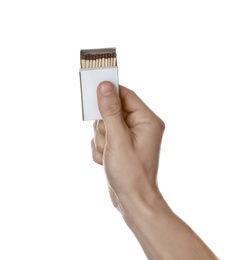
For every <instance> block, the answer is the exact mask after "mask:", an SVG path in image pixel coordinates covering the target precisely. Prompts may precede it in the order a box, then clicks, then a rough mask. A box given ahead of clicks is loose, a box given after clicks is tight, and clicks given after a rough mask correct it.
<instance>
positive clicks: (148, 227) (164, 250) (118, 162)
mask: <svg viewBox="0 0 240 260" xmlns="http://www.w3.org/2000/svg"><path fill="white" fill-rule="evenodd" d="M97 95H98V105H99V110H100V113H101V115H102V118H103V121H102V120H100V121H96V122H95V123H94V133H95V135H94V139H93V140H92V153H93V160H94V161H95V162H96V163H99V164H102V165H103V166H104V169H105V172H106V176H107V179H108V184H109V190H110V195H111V198H112V201H113V204H114V205H115V207H117V208H118V209H119V211H120V212H121V213H122V215H123V217H124V219H125V221H126V223H127V225H128V226H129V228H130V229H131V230H132V231H133V233H134V234H135V236H136V238H137V239H138V241H139V243H140V244H141V246H142V248H143V250H144V252H145V254H146V256H147V258H148V259H149V260H157V259H164V260H165V259H176V260H180V259H194V260H202V259H204V260H216V259H218V258H217V257H216V256H215V255H214V253H213V252H212V251H211V250H210V248H208V246H207V245H206V244H205V243H204V242H203V241H202V240H201V239H200V238H199V237H198V236H197V234H196V233H195V232H194V231H193V230H192V229H191V228H190V227H189V226H188V225H187V224H186V223H185V222H183V221H182V220H181V219H180V218H179V217H178V216H177V215H176V214H174V212H173V211H172V210H171V209H170V207H169V206H168V204H167V203H166V202H165V200H164V199H163V196H162V195H161V193H160V191H159V189H158V185H157V171H158V162H159V152H160V146H161V141H162V135H163V132H164V128H165V125H164V123H163V121H162V120H161V119H160V118H158V117H157V116H156V115H155V114H154V113H153V112H152V111H151V110H150V109H149V108H148V107H147V106H146V105H145V104H144V103H143V101H142V100H141V99H140V98H139V97H138V96H137V95H136V94H135V93H134V92H133V91H131V90H129V89H127V88H125V87H122V86H120V90H119V96H118V94H117V92H116V90H115V88H114V86H113V85H112V84H111V83H110V82H102V83H101V84H100V85H99V86H98V90H97Z"/></svg>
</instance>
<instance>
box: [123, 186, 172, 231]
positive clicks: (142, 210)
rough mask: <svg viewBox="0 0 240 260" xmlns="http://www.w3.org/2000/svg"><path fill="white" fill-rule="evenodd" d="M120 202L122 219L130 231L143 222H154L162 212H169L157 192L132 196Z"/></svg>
mask: <svg viewBox="0 0 240 260" xmlns="http://www.w3.org/2000/svg"><path fill="white" fill-rule="evenodd" d="M120 201H121V204H122V208H123V214H122V215H123V218H124V220H125V222H126V224H127V225H128V227H129V228H130V229H131V230H132V231H134V230H135V229H138V227H140V226H142V225H143V224H144V223H143V222H149V221H154V219H157V218H159V216H161V215H162V214H164V212H166V211H171V210H170V208H169V207H168V205H167V203H166V201H165V200H164V198H163V196H162V195H161V193H160V192H159V190H156V191H151V192H146V193H144V194H134V195H133V194H132V195H131V196H128V197H126V198H121V199H120Z"/></svg>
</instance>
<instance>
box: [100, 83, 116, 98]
mask: <svg viewBox="0 0 240 260" xmlns="http://www.w3.org/2000/svg"><path fill="white" fill-rule="evenodd" d="M115 92H116V90H115V87H114V85H113V83H112V82H110V81H103V82H101V83H100V84H99V85H98V94H99V95H101V96H109V95H111V94H114V93H115Z"/></svg>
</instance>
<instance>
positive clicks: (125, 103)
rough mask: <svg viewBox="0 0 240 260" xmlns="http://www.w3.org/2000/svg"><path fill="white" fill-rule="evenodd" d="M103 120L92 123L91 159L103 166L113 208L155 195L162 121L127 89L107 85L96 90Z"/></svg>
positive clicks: (125, 206)
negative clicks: (117, 89)
mask: <svg viewBox="0 0 240 260" xmlns="http://www.w3.org/2000/svg"><path fill="white" fill-rule="evenodd" d="M97 96H98V106H99V110H100V113H101V115H102V118H103V120H100V121H95V122H94V138H93V140H92V142H91V145H92V156H93V160H94V161H95V162H96V163H98V164H101V165H103V166H104V169H105V173H106V176H107V180H108V184H109V190H110V195H111V198H112V201H113V204H114V205H115V207H117V208H118V209H119V210H120V212H122V213H125V212H126V211H127V210H128V208H129V202H130V201H131V200H151V198H153V197H155V196H159V194H160V193H159V190H158V185H157V171H158V162H159V151H160V146H161V140H162V135H163V132H164V128H165V125H164V122H163V121H162V120H161V119H160V118H159V117H157V116H156V115H155V114H154V113H153V112H152V111H151V110H150V108H149V107H147V106H146V105H145V104H144V102H143V101H142V100H141V99H140V98H139V97H138V96H137V95H136V94H135V93H134V92H133V91H131V90H129V89H127V88H125V87H123V86H120V88H119V95H118V93H117V91H116V89H115V88H114V86H113V85H112V83H110V82H106V81H105V82H102V83H101V84H99V86H98V90H97Z"/></svg>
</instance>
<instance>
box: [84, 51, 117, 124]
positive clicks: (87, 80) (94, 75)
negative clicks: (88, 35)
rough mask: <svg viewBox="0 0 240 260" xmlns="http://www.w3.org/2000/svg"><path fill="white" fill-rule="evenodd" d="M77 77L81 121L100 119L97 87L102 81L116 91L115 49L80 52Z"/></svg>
mask: <svg viewBox="0 0 240 260" xmlns="http://www.w3.org/2000/svg"><path fill="white" fill-rule="evenodd" d="M79 76H80V89H81V98H82V119H83V120H84V121H86V120H99V119H102V117H101V114H100V112H99V109H98V103H97V86H98V85H99V84H100V83H101V82H102V81H111V82H112V83H113V85H114V86H115V88H116V89H117V90H118V67H117V54H116V48H102V49H83V50H80V70H79Z"/></svg>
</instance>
